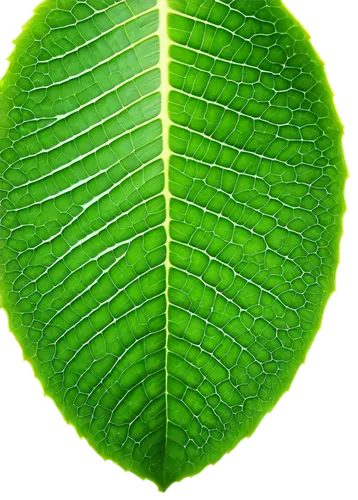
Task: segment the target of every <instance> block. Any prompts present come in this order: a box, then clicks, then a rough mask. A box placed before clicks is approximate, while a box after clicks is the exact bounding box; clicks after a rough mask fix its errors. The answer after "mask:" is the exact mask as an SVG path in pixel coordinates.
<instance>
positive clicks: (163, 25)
mask: <svg viewBox="0 0 358 500" xmlns="http://www.w3.org/2000/svg"><path fill="white" fill-rule="evenodd" d="M158 9H159V43H160V60H159V66H160V72H161V96H162V102H161V114H160V119H161V122H162V127H163V130H162V134H163V152H162V158H163V162H164V183H165V184H164V197H165V212H166V216H165V223H164V226H165V231H166V258H165V273H166V287H165V296H166V315H165V316H166V329H165V331H166V342H165V411H166V417H165V426H166V428H165V451H164V453H165V452H166V449H167V439H168V337H169V293H168V290H169V268H170V259H169V244H170V237H169V220H170V191H169V157H170V150H169V122H170V120H169V113H168V102H169V71H168V66H169V64H168V63H169V38H168V32H167V23H168V7H167V0H158ZM164 460H165V457H164Z"/></svg>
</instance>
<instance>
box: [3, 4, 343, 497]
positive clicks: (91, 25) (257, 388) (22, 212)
mask: <svg viewBox="0 0 358 500" xmlns="http://www.w3.org/2000/svg"><path fill="white" fill-rule="evenodd" d="M1 108H2V115H3V116H2V128H1V173H2V186H1V188H2V191H1V192H2V198H1V201H2V208H1V210H2V214H1V215H2V222H1V238H2V239H1V248H2V250H1V254H2V256H1V296H2V306H3V307H4V309H5V310H6V311H7V313H8V317H9V326H10V329H11V331H12V332H13V333H14V335H15V336H16V338H17V340H18V342H19V343H20V345H21V348H22V350H23V353H24V357H25V359H26V360H28V361H29V362H30V364H31V366H32V367H33V369H34V372H35V375H36V377H37V378H38V379H39V380H40V382H41V384H42V386H43V388H44V391H45V393H46V395H48V396H50V397H51V398H52V399H53V400H54V402H55V403H56V405H57V406H58V408H59V410H60V411H61V413H62V415H63V416H64V418H65V420H66V421H67V422H68V423H70V424H72V425H73V426H74V427H75V428H76V430H77V432H78V434H79V435H80V436H83V437H85V438H86V439H87V441H88V442H89V443H90V445H91V446H92V447H93V448H94V449H95V450H96V451H97V452H98V453H99V454H100V455H101V456H102V457H104V458H109V459H111V460H113V461H114V462H115V463H117V464H118V465H120V466H121V467H122V468H124V469H125V470H129V471H132V472H134V473H135V474H137V475H138V476H140V477H142V478H149V479H150V480H151V481H154V482H155V483H156V484H157V485H158V487H159V488H160V489H161V490H165V489H166V488H167V487H168V486H169V485H170V484H172V483H173V482H174V481H179V480H181V479H182V478H184V477H187V476H192V475H193V474H196V473H198V472H199V471H201V470H202V469H203V468H204V467H206V466H207V465H208V464H212V463H215V462H216V461H217V460H219V459H220V458H221V457H222V456H223V455H224V454H225V453H227V452H228V451H230V450H232V449H233V448H234V446H236V444H237V443H238V442H239V441H240V440H241V439H243V438H244V437H247V436H249V435H251V434H252V432H253V431H254V430H255V428H256V427H257V425H258V424H259V422H260V421H261V419H262V418H263V417H264V415H265V414H266V413H267V412H269V411H271V409H272V408H273V407H274V405H275V404H276V402H277V401H278V399H279V398H280V397H281V395H282V394H283V393H284V392H285V391H286V390H287V389H288V388H289V386H290V384H291V382H292V379H293V377H294V375H295V374H296V372H297V369H298V368H299V366H300V365H301V364H302V362H303V361H304V359H305V356H306V354H307V351H308V349H309V347H310V345H311V344H312V341H313V339H314V336H315V334H316V332H317V331H318V329H319V327H320V324H321V320H322V315H323V311H324V308H325V306H326V303H327V301H328V298H329V296H330V294H331V293H332V291H333V289H334V283H335V273H336V269H337V265H338V259H339V241H340V237H341V233H342V217H343V213H344V210H345V204H344V198H343V191H344V184H345V179H346V175H347V174H346V167H345V163H344V158H343V154H342V147H341V138H342V126H341V124H340V122H339V119H338V117H337V113H336V111H335V108H334V105H333V98H332V93H331V91H330V88H329V85H328V83H327V80H326V76H325V72H324V68H323V64H322V62H321V60H320V59H319V57H318V56H317V54H316V52H315V51H314V49H313V48H312V46H311V44H310V41H309V37H308V35H307V34H306V33H305V31H304V30H303V29H302V27H301V26H300V25H299V24H298V22H297V21H296V20H295V19H294V18H293V17H292V15H291V14H290V13H289V12H288V11H287V10H286V8H285V7H284V6H283V5H282V3H281V2H280V1H278V0H256V1H249V0H246V1H243V0H188V1H185V2H184V1H182V0H168V1H166V0H158V1H156V0H125V1H124V0H120V1H115V0H85V1H76V0H46V1H44V2H43V3H42V4H41V5H40V6H39V7H38V8H37V10H36V12H35V15H34V17H33V18H32V19H31V20H30V21H29V23H28V24H27V25H26V26H25V27H24V31H23V33H22V34H21V36H19V38H18V39H17V40H16V49H15V51H14V53H13V54H12V56H11V61H10V67H9V70H8V72H7V74H6V76H5V77H4V79H3V80H2V83H1Z"/></svg>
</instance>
